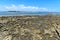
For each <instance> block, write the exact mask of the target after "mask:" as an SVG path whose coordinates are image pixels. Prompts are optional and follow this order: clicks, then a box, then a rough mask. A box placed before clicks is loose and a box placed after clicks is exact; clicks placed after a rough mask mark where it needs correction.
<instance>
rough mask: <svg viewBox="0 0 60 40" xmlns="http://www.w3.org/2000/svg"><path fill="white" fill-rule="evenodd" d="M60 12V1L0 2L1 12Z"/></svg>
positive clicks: (20, 0)
mask: <svg viewBox="0 0 60 40" xmlns="http://www.w3.org/2000/svg"><path fill="white" fill-rule="evenodd" d="M9 10H17V11H49V12H60V0H0V11H9Z"/></svg>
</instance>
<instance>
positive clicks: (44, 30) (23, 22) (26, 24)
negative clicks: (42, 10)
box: [0, 15, 60, 40]
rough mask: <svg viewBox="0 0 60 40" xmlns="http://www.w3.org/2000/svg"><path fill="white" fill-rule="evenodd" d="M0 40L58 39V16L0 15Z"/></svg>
mask: <svg viewBox="0 0 60 40" xmlns="http://www.w3.org/2000/svg"><path fill="white" fill-rule="evenodd" d="M0 40H60V16H56V15H44V16H40V15H24V16H1V17H0Z"/></svg>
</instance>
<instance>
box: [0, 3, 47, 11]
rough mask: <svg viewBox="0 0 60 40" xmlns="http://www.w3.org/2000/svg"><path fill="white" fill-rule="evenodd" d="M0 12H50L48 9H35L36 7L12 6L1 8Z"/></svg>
mask: <svg viewBox="0 0 60 40" xmlns="http://www.w3.org/2000/svg"><path fill="white" fill-rule="evenodd" d="M0 10H3V11H9V10H10V11H48V9H47V8H41V7H35V6H25V5H17V6H16V5H14V4H12V5H10V6H1V7H0Z"/></svg>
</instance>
